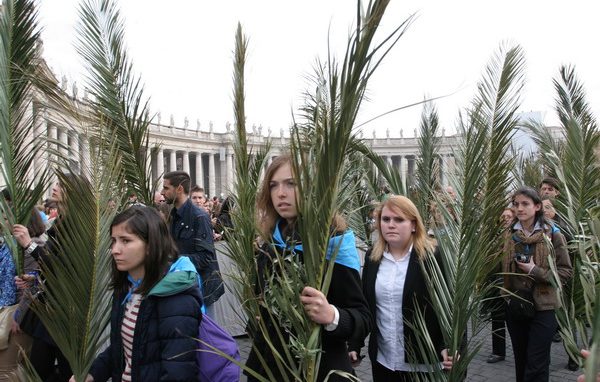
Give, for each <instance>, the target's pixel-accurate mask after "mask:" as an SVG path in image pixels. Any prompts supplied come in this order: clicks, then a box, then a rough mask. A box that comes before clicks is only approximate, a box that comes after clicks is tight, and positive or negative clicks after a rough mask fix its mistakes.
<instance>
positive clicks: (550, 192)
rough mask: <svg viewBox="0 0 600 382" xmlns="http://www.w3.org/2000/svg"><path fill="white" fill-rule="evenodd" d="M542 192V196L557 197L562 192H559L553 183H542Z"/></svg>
mask: <svg viewBox="0 0 600 382" xmlns="http://www.w3.org/2000/svg"><path fill="white" fill-rule="evenodd" d="M540 194H541V195H542V197H544V196H548V197H550V198H554V199H556V198H557V197H558V194H560V192H558V190H557V189H556V188H554V186H552V185H551V184H548V183H542V187H540Z"/></svg>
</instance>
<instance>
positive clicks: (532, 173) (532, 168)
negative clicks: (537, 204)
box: [510, 146, 544, 188]
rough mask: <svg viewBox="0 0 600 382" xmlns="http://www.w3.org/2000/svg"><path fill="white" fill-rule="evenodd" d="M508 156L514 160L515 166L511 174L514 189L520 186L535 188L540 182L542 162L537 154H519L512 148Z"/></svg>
mask: <svg viewBox="0 0 600 382" xmlns="http://www.w3.org/2000/svg"><path fill="white" fill-rule="evenodd" d="M510 155H511V156H513V157H515V158H516V165H515V167H514V169H513V172H512V177H513V179H514V182H513V184H514V186H515V187H514V188H517V187H519V186H522V185H529V186H532V187H535V186H537V185H539V184H540V183H541V182H542V178H543V176H542V168H543V166H544V165H543V162H542V159H541V158H540V157H539V153H536V152H532V153H529V154H526V153H522V152H521V153H519V152H518V150H517V149H516V148H515V147H514V146H513V147H511V151H510Z"/></svg>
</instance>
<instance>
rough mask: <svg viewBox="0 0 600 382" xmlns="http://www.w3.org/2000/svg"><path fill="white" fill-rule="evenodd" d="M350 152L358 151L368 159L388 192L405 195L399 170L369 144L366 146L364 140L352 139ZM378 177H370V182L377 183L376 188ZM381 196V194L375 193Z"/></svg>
mask: <svg viewBox="0 0 600 382" xmlns="http://www.w3.org/2000/svg"><path fill="white" fill-rule="evenodd" d="M349 151H350V152H354V151H356V152H359V153H361V154H362V155H364V156H365V157H366V158H367V159H369V160H370V161H371V162H372V164H373V165H374V166H375V168H376V169H377V170H378V171H379V174H378V175H379V177H381V178H382V179H383V180H384V181H385V183H386V185H387V186H388V188H389V190H390V192H392V193H393V194H395V195H405V194H406V188H405V183H404V182H403V181H402V177H401V176H400V172H398V169H397V168H395V167H394V166H393V165H392V164H390V163H388V162H387V161H386V160H385V159H383V158H382V157H380V156H379V155H378V154H377V153H376V152H375V151H373V150H372V149H371V148H370V147H369V146H367V145H366V144H365V143H364V142H362V141H359V140H357V139H352V140H351V141H350V144H349ZM377 178H378V177H376V178H375V179H372V184H377V187H376V190H377V191H378V189H379V188H380V187H379V186H380V185H379V184H378V179H377ZM377 196H378V197H381V196H382V195H379V194H378V195H377Z"/></svg>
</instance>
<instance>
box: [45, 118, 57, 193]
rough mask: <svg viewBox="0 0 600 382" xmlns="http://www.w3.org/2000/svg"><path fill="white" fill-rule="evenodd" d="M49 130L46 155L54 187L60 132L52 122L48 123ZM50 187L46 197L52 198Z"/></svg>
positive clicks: (51, 182)
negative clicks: (57, 143)
mask: <svg viewBox="0 0 600 382" xmlns="http://www.w3.org/2000/svg"><path fill="white" fill-rule="evenodd" d="M46 121H47V120H46ZM46 124H47V128H48V139H49V142H48V151H47V153H46V158H47V160H48V166H49V167H50V169H49V170H50V184H51V185H53V184H54V183H56V174H55V173H54V171H53V169H54V168H55V167H56V150H57V149H58V147H57V146H56V142H57V141H58V130H57V128H56V126H55V125H53V124H52V123H50V122H46ZM50 192H51V190H50V187H49V188H48V191H46V196H47V197H48V196H50Z"/></svg>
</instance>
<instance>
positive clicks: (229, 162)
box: [226, 154, 234, 194]
mask: <svg viewBox="0 0 600 382" xmlns="http://www.w3.org/2000/svg"><path fill="white" fill-rule="evenodd" d="M226 159H227V185H226V191H227V193H228V194H229V193H231V192H232V191H233V179H234V174H233V154H227V158H226Z"/></svg>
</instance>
